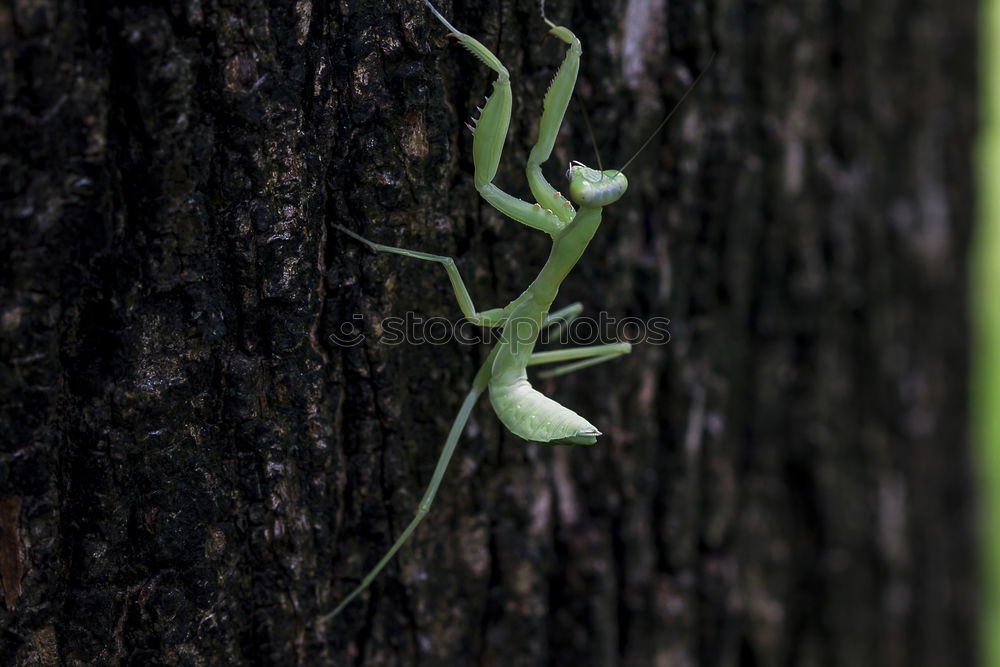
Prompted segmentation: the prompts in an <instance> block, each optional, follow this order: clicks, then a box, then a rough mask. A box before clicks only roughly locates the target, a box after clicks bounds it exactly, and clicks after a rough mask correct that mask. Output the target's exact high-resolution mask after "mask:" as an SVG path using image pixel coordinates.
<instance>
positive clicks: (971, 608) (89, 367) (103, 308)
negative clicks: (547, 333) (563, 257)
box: [0, 0, 976, 667]
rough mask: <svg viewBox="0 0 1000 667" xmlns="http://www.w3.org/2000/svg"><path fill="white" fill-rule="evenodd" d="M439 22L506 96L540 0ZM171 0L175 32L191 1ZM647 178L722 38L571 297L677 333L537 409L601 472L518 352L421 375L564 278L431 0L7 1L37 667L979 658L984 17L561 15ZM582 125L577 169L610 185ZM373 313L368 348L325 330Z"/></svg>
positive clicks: (530, 80)
mask: <svg viewBox="0 0 1000 667" xmlns="http://www.w3.org/2000/svg"><path fill="white" fill-rule="evenodd" d="M456 4H457V6H454V5H453V4H452V3H450V2H449V3H447V4H446V3H443V2H442V5H441V6H440V9H441V10H442V12H443V13H444V14H445V15H446V16H448V17H449V18H451V19H452V20H453V22H454V23H455V25H456V26H458V27H459V28H461V29H463V30H466V31H467V32H469V33H470V34H472V35H474V36H476V37H477V38H479V39H481V40H482V41H483V42H484V43H485V44H486V45H487V46H489V47H490V48H492V49H494V51H495V52H496V53H497V54H498V55H499V57H500V58H501V59H502V60H503V62H504V63H505V64H506V65H507V67H508V68H509V69H510V71H511V73H512V77H513V87H514V96H515V98H514V100H515V101H514V115H513V120H512V123H511V135H510V141H509V142H508V145H507V148H506V150H505V154H504V161H503V163H502V166H501V170H500V173H499V175H498V182H499V184H500V185H501V186H502V187H505V188H507V189H510V190H511V191H513V192H515V193H517V194H520V195H522V196H526V195H527V189H526V187H525V185H524V180H523V173H522V169H523V165H524V164H525V161H526V157H527V150H528V148H529V147H530V145H531V142H532V141H533V139H534V135H535V132H536V124H537V120H538V117H539V115H540V110H541V98H542V95H543V94H544V92H545V90H546V87H547V85H548V81H549V79H550V78H551V76H552V74H553V73H554V68H555V66H556V65H557V64H558V62H559V60H560V58H561V57H562V53H561V50H560V48H559V45H558V44H557V43H556V41H555V40H545V41H543V40H542V39H541V38H542V35H543V34H544V25H543V24H542V23H541V21H540V19H539V17H538V15H537V5H536V3H535V2H534V1H533V0H517V1H514V0H500V1H499V2H483V3H456ZM164 6H170V7H171V8H170V9H164ZM548 13H549V15H550V16H551V17H552V18H554V19H555V20H556V21H557V22H561V23H565V24H567V25H569V26H571V27H572V28H573V29H574V30H575V31H576V32H577V34H578V35H579V37H580V38H581V40H582V42H583V45H584V68H583V77H584V79H583V80H582V81H581V83H580V85H579V87H578V96H579V97H581V98H582V99H583V100H585V102H586V104H587V107H588V109H589V112H590V116H591V119H592V121H593V124H594V131H595V134H596V139H597V143H598V144H599V145H600V147H601V149H602V153H603V158H604V161H605V162H606V163H609V164H620V163H621V161H622V160H624V159H625V158H626V157H627V156H628V154H629V153H630V152H631V151H632V150H634V148H635V147H636V146H637V145H638V144H639V143H640V142H641V140H642V139H643V137H644V135H645V134H646V133H648V131H649V130H650V129H651V128H652V127H654V126H655V124H656V123H657V122H658V121H659V119H660V118H662V117H663V115H664V114H665V113H666V111H667V110H668V109H669V108H670V107H671V106H672V104H673V103H674V102H675V101H676V100H677V99H678V97H679V96H680V95H681V94H682V92H683V91H684V89H685V88H686V86H687V85H688V84H689V83H690V81H691V80H692V79H693V77H694V76H695V75H696V74H697V72H698V71H699V70H700V69H701V68H702V67H703V66H704V65H705V64H706V63H707V62H708V59H709V57H710V55H711V53H712V52H713V51H717V52H718V55H717V57H716V61H715V64H714V66H713V69H712V70H711V71H710V72H709V74H708V75H707V77H706V78H705V80H704V81H703V82H702V84H701V86H700V87H699V88H698V89H697V90H696V92H695V93H694V94H693V96H692V97H691V98H690V99H689V101H688V102H687V103H686V104H685V106H684V107H683V108H682V110H681V111H680V112H679V114H678V115H677V117H676V118H675V119H674V120H673V121H672V123H671V124H670V126H669V127H668V128H667V130H666V131H665V133H664V134H663V136H662V138H661V139H658V140H657V141H655V142H654V144H653V147H652V148H651V149H650V150H649V151H648V154H646V155H644V156H643V157H642V158H640V159H639V160H638V161H637V162H636V163H635V165H633V166H632V168H631V169H630V176H629V177H630V180H631V188H630V191H629V192H628V194H627V195H626V197H625V198H624V199H623V200H622V201H621V202H619V203H618V204H616V205H614V206H613V207H611V208H610V209H609V210H608V211H607V213H606V215H605V223H604V225H603V228H602V229H601V230H600V232H599V233H598V236H597V238H596V239H595V241H594V242H593V243H592V245H591V248H590V249H589V250H588V253H587V255H585V257H584V259H583V261H582V262H581V265H580V266H579V267H578V269H577V271H576V272H575V273H574V274H573V275H571V277H570V278H569V280H568V281H567V282H566V284H565V285H564V287H563V289H562V291H561V294H560V301H559V304H565V303H570V302H571V301H575V300H579V301H582V302H583V303H584V304H585V306H586V308H587V312H588V314H591V315H594V316H596V314H597V313H599V312H601V311H606V312H607V313H609V314H610V315H612V316H615V317H626V316H632V317H638V318H642V319H648V318H650V317H654V316H659V317H669V318H670V319H671V325H670V332H671V336H672V339H671V342H670V343H669V344H668V345H665V346H652V345H640V346H638V347H637V348H636V349H635V350H634V352H633V353H632V354H631V355H630V356H629V357H626V358H624V359H623V360H621V361H620V362H617V363H613V364H607V365H604V366H600V367H597V368H594V369H591V370H588V371H584V372H581V373H579V374H576V375H573V376H569V377H567V378H565V379H560V380H559V381H558V382H557V383H552V382H543V383H540V386H542V387H543V388H544V389H545V390H546V391H547V392H549V393H550V394H552V395H553V396H554V397H556V398H557V399H558V400H560V401H562V402H564V403H566V404H568V405H570V406H572V407H573V408H574V409H576V410H577V411H578V412H580V413H581V414H583V415H585V416H587V417H588V418H589V419H590V420H591V421H592V422H594V423H595V424H597V425H598V426H599V427H600V428H601V430H603V431H604V433H605V435H604V437H602V438H601V440H600V442H599V444H598V445H597V446H595V447H577V448H551V447H545V446H541V445H536V444H528V443H525V442H523V441H520V440H518V439H517V438H515V437H513V436H511V435H510V434H508V433H506V432H505V431H504V430H503V429H502V428H501V427H500V426H499V425H498V422H497V420H496V419H495V417H494V416H493V415H492V412H491V411H490V408H489V406H488V403H487V402H485V401H483V402H482V403H481V404H480V405H479V406H478V407H477V409H476V411H475V413H474V415H473V418H472V421H471V423H470V426H469V428H468V429H467V432H466V435H465V437H464V438H463V441H462V443H461V445H460V448H459V450H458V453H457V454H456V456H455V459H454V461H453V462H452V466H451V469H450V471H449V473H448V475H447V477H446V478H445V482H444V484H443V486H442V488H441V493H440V496H439V499H438V501H437V503H436V504H435V506H434V509H433V511H432V512H431V514H430V516H429V517H428V518H427V520H426V521H425V522H424V524H423V525H422V526H421V528H420V529H419V531H418V532H417V533H416V535H415V536H414V537H413V539H412V540H411V542H410V543H409V544H408V545H407V547H406V548H405V549H404V550H403V551H402V552H401V553H400V555H399V557H398V558H397V559H396V561H395V562H394V563H393V564H392V565H390V567H389V568H388V569H387V570H386V572H385V573H384V574H383V575H382V576H381V577H380V578H379V579H378V580H377V581H376V583H375V584H374V586H373V587H372V589H371V591H370V593H368V594H366V595H365V596H364V597H363V598H361V599H360V600H359V601H357V602H356V603H355V604H354V605H353V606H352V607H350V608H349V609H348V610H347V611H346V612H345V613H344V614H343V615H342V616H341V617H338V618H336V619H334V620H333V621H331V622H329V623H327V624H325V625H322V626H318V625H317V624H316V623H314V621H315V619H316V618H317V616H319V615H320V614H322V613H324V612H327V611H329V610H330V609H331V608H332V607H333V606H334V605H335V604H336V602H337V601H338V600H339V599H340V598H341V597H342V596H343V595H344V594H346V593H347V592H348V591H349V590H350V589H351V588H352V587H353V586H354V585H355V584H356V583H357V581H358V578H359V577H360V576H361V575H363V574H364V572H365V571H366V570H367V568H368V567H369V566H370V565H372V564H373V563H374V562H375V560H376V559H377V558H378V557H379V556H380V555H381V554H382V553H383V551H384V550H385V549H386V548H387V547H388V545H389V544H390V543H391V541H392V539H393V537H394V536H395V535H396V534H397V533H398V531H400V530H401V529H402V527H403V526H404V525H405V523H406V522H407V521H408V520H409V519H410V517H411V516H412V514H413V511H414V509H415V507H416V504H417V501H418V499H419V497H420V495H421V493H422V492H423V488H424V485H425V484H426V483H427V481H428V479H429V477H430V473H431V471H432V469H433V466H434V462H435V460H436V458H437V455H438V450H439V447H440V445H441V443H442V442H443V439H444V437H445V434H446V431H447V428H448V425H449V423H450V421H451V419H452V418H453V416H454V413H455V411H456V410H457V409H458V405H459V403H460V401H461V397H462V395H463V394H464V393H465V392H466V391H467V388H468V383H469V381H470V380H471V377H472V375H473V373H474V372H475V369H476V367H477V365H478V363H479V362H480V361H481V359H482V358H483V356H484V354H485V350H484V348H482V347H477V346H463V345H459V344H455V343H452V344H448V345H414V346H408V345H403V346H388V345H384V344H380V343H379V335H380V333H381V331H380V330H379V322H381V321H382V319H383V318H385V317H388V316H403V314H405V313H406V312H408V311H412V312H413V313H414V314H415V315H417V316H419V317H422V318H425V319H426V318H431V317H443V318H449V319H452V320H454V319H455V318H456V317H457V315H458V314H459V313H458V309H457V306H456V304H455V300H454V297H453V296H452V294H451V291H450V288H449V286H448V282H447V280H446V278H445V276H444V273H443V271H441V270H440V269H439V267H436V266H433V265H428V264H426V263H422V262H417V261H414V260H406V259H403V258H400V257H393V256H376V255H373V254H372V253H370V252H369V251H367V250H366V249H364V248H363V247H361V246H359V244H357V243H355V242H353V241H351V240H350V239H348V238H346V237H344V236H343V235H341V234H339V233H338V232H337V231H336V230H335V229H333V228H332V227H331V224H342V225H345V226H347V227H350V228H352V229H357V230H359V231H362V232H363V233H364V234H366V235H368V236H369V237H371V238H374V239H376V240H379V241H382V242H385V243H391V244H396V245H401V246H405V247H411V248H415V249H420V250H425V251H428V252H435V253H441V254H447V255H452V256H454V257H456V258H457V261H458V264H459V266H460V268H461V270H462V272H463V274H464V276H465V278H466V281H467V283H468V284H469V287H470V289H471V290H472V292H473V296H474V298H475V299H476V302H477V305H478V306H479V307H481V308H486V307H493V306H499V305H502V304H504V303H506V302H507V301H509V300H510V299H511V298H513V297H514V296H516V295H517V294H518V293H519V292H520V290H521V289H523V288H524V287H525V286H526V285H527V283H528V281H529V280H530V278H531V277H532V276H533V275H534V271H536V270H537V268H538V266H539V265H540V264H541V262H542V261H544V258H545V256H546V254H547V251H548V243H547V239H546V237H545V236H544V235H543V234H540V233H538V232H534V231H532V230H529V229H527V228H524V227H522V226H520V225H518V224H516V223H513V222H511V221H508V220H505V219H503V218H502V217H501V216H500V215H499V214H497V213H496V212H495V211H493V210H492V209H490V208H489V207H488V206H486V205H485V204H484V203H483V202H482V201H481V200H480V199H479V198H478V196H477V194H476V192H475V189H474V187H473V184H472V164H471V137H470V135H469V134H468V132H467V131H465V130H464V128H463V125H462V121H464V120H465V119H466V117H467V116H469V115H470V114H471V113H473V109H474V106H475V105H476V104H477V103H480V102H478V101H479V100H481V99H482V96H483V95H484V94H486V93H487V92H488V91H489V88H490V83H491V80H492V77H491V75H490V73H489V72H488V71H487V70H486V69H485V68H484V67H483V66H482V65H481V64H480V63H479V62H478V61H476V60H475V59H474V58H472V57H471V56H470V55H469V54H468V53H467V52H465V51H464V50H462V49H460V48H458V47H457V46H455V44H454V43H453V42H451V41H450V40H446V39H445V38H444V30H443V29H442V27H441V26H440V25H439V24H437V23H436V22H435V21H434V20H433V19H432V17H431V16H430V15H429V13H428V12H427V11H426V9H425V7H424V6H423V5H422V4H421V3H419V2H417V0H407V1H406V2H402V1H400V0H388V1H385V2H375V1H366V2H362V1H360V0H351V1H346V2H340V3H325V2H310V1H309V0H298V1H297V2H284V3H274V4H273V6H272V5H270V4H268V3H264V2H255V1H247V2H219V1H215V0H204V1H198V0H190V1H189V2H185V3H147V2H127V3H126V2H113V1H112V2H106V3H105V2H90V3H87V2H76V3H74V2H70V1H69V0H15V1H13V2H12V1H11V0H6V1H5V2H4V3H3V4H2V5H0V39H2V61H0V70H2V71H0V94H2V96H3V99H2V110H0V114H2V129H0V133H2V134H0V136H2V139H3V140H2V144H0V145H2V150H3V156H2V162H0V196H2V201H3V215H4V217H3V225H4V229H3V234H2V235H0V239H2V240H0V243H2V246H0V266H2V267H3V268H2V272H3V281H2V282H0V330H2V338H0V356H2V367H0V368H2V374H0V396H2V404H3V405H2V417H0V432H2V434H3V440H2V444H0V584H2V587H3V598H4V603H5V604H4V605H3V608H2V610H0V629H2V631H0V663H2V664H5V665H6V664H13V665H45V666H49V665H61V664H65V665H95V664H96V665H118V664H122V665H124V664H130V665H132V664H134V665H154V664H156V665H158V664H164V665H219V664H274V665H297V664H301V665H316V664H333V665H416V664H421V665H472V664H481V665H546V664H548V665H682V666H683V665H747V666H750V665H806V666H808V665H824V666H825V665H838V666H839V665H844V666H851V667H855V666H857V665H876V664H878V665H907V666H914V665H929V666H930V665H935V666H936V665H946V664H956V665H968V664H972V661H973V659H974V655H975V647H974V644H973V638H974V629H975V623H974V621H975V602H976V600H975V596H974V588H975V583H976V577H975V574H974V568H973V567H972V565H973V563H974V553H973V539H972V530H971V526H972V523H973V521H972V520H973V517H972V514H973V512H972V509H973V508H972V503H971V501H972V497H973V494H972V492H971V489H970V474H969V470H968V467H969V456H968V454H969V452H968V438H967V425H966V398H967V396H966V384H967V382H966V374H967V365H968V357H967V352H966V341H967V324H966V319H967V313H966V305H965V283H966V279H965V273H966V254H967V250H968V236H969V228H970V215H971V179H970V152H971V142H972V136H973V131H974V125H975V118H974V107H975V104H974V103H975V91H974V57H975V48H974V40H973V37H974V29H973V28H974V20H975V8H974V7H973V6H971V3H954V2H945V1H944V0H929V1H928V2H923V3H910V2H902V0H877V1H873V2H847V1H846V0H845V1H843V2H840V3H836V2H829V1H820V0H810V1H806V2H802V1H800V0H783V1H781V2H768V3H760V2H749V1H745V0H744V1H742V2H735V1H733V0H711V1H706V0H676V1H674V2H669V3H668V2H666V1H665V0H645V1H643V0H631V1H630V2H616V3H612V4H607V3H603V2H597V1H596V0H580V1H578V2H569V1H567V0H562V1H557V0H550V1H549V3H548ZM592 155H593V152H592V149H591V148H590V147H589V142H588V140H587V133H586V130H585V128H584V124H583V122H582V117H581V114H580V111H579V107H574V106H571V110H570V114H569V116H568V121H567V125H566V127H565V128H564V133H563V135H562V136H561V137H560V141H559V143H558V145H557V147H556V153H555V155H554V159H553V164H550V165H549V169H548V172H549V174H550V178H551V179H552V180H553V181H554V182H555V181H556V179H557V178H558V175H559V174H561V172H562V170H563V169H564V168H565V167H564V165H565V164H566V163H567V162H568V161H569V160H570V159H581V160H584V161H586V162H590V161H591V160H592V158H591V156H592ZM350 323H353V324H356V325H357V326H358V327H359V329H360V330H361V332H362V333H363V334H364V335H365V341H364V342H363V343H362V344H360V345H356V346H338V345H337V344H335V343H334V342H333V340H332V339H331V335H332V334H335V333H337V332H339V331H341V330H342V327H344V326H345V325H347V324H350Z"/></svg>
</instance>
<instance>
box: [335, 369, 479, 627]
mask: <svg viewBox="0 0 1000 667" xmlns="http://www.w3.org/2000/svg"><path fill="white" fill-rule="evenodd" d="M494 356H496V353H495V352H494V353H491V354H490V356H489V357H488V358H487V359H486V362H485V363H484V364H483V365H482V367H480V369H479V372H478V373H476V378H475V380H473V382H472V389H471V390H470V391H469V393H468V394H467V395H466V396H465V400H464V401H463V402H462V407H461V408H459V410H458V414H457V415H456V416H455V421H453V422H452V423H451V429H450V430H449V431H448V438H447V439H446V440H445V442H444V447H443V448H442V450H441V455H440V456H439V457H438V462H437V465H436V466H435V467H434V473H433V474H432V475H431V481H430V484H428V485H427V490H426V491H424V495H423V497H422V498H421V499H420V504H419V505H418V506H417V513H416V515H415V516H414V517H413V519H411V520H410V523H409V524H408V525H407V526H406V528H405V529H403V532H402V533H400V535H399V537H397V538H396V541H395V542H393V544H392V546H391V547H389V550H388V551H386V552H385V555H384V556H382V558H381V559H380V560H379V561H378V563H376V564H375V566H374V567H373V568H372V569H371V570H369V571H368V574H366V575H365V576H364V578H363V579H362V580H361V583H360V584H358V585H357V586H356V587H355V588H354V590H352V591H351V592H350V593H349V594H348V595H347V597H345V598H344V599H343V600H341V601H340V604H338V605H337V606H336V607H335V608H334V610H333V611H331V612H330V613H328V614H325V615H323V616H320V617H319V619H318V623H319V624H323V623H326V622H327V621H329V620H330V619H331V618H333V617H334V616H336V615H337V614H339V613H340V612H341V611H343V609H344V607H346V606H347V605H348V604H350V602H351V601H352V600H353V599H354V598H356V597H357V596H359V595H360V594H361V593H363V592H364V591H365V589H367V588H368V586H369V585H371V583H372V581H373V580H374V579H375V577H377V576H378V574H379V572H381V571H382V569H383V568H385V566H386V565H387V564H388V563H389V561H390V560H392V557H393V556H395V555H396V552H397V551H399V549H400V547H402V546H403V545H404V544H406V541H407V540H409V539H410V535H412V534H413V531H414V530H416V528H417V526H419V525H420V522H421V521H423V519H424V517H425V516H427V513H428V512H430V509H431V504H432V503H433V502H434V496H436V495H437V490H438V487H439V486H441V480H442V479H443V478H444V473H445V471H446V470H447V469H448V463H450V462H451V457H452V455H453V454H454V453H455V448H456V447H457V446H458V440H459V438H461V436H462V431H463V430H465V424H466V423H467V422H468V421H469V415H470V414H472V408H473V407H474V406H475V405H476V401H477V400H479V397H480V396H481V395H482V393H483V392H484V391H485V390H486V387H487V385H488V384H489V379H490V368H491V367H492V365H493V357H494Z"/></svg>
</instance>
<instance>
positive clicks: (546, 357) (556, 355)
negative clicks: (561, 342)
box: [528, 343, 632, 378]
mask: <svg viewBox="0 0 1000 667" xmlns="http://www.w3.org/2000/svg"><path fill="white" fill-rule="evenodd" d="M631 351H632V346H631V345H630V344H629V343H608V344H606V345H590V346H587V347H574V348H571V349H568V350H553V351H551V352H535V353H533V354H532V355H531V359H530V360H529V361H528V365H529V366H540V365H542V364H552V363H556V362H559V361H572V360H574V359H576V360H578V361H574V362H573V363H569V364H564V365H562V366H558V367H556V368H553V369H552V370H550V371H544V372H542V373H539V374H538V377H540V378H550V377H557V376H559V375H566V374H567V373H572V372H573V371H578V370H580V369H582V368H589V367H590V366H596V365H597V364H603V363H604V362H605V361H611V360H612V359H614V358H615V357H620V356H622V355H623V354H628V353H629V352H631Z"/></svg>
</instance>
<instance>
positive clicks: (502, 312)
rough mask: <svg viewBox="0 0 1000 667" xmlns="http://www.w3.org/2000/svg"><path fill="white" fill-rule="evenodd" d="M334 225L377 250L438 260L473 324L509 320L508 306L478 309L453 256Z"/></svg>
mask: <svg viewBox="0 0 1000 667" xmlns="http://www.w3.org/2000/svg"><path fill="white" fill-rule="evenodd" d="M334 227H336V228H337V229H339V230H340V231H342V232H344V233H345V234H347V235H348V236H350V237H351V238H352V239H355V240H357V241H360V242H361V243H364V244H365V245H366V246H368V247H369V248H371V249H372V250H374V251H376V252H391V253H393V254H396V255H403V256H404V257H413V258H414V259H422V260H425V261H428V262H437V263H438V264H441V265H442V266H444V270H445V271H447V272H448V278H449V280H451V287H452V289H453V290H454V291H455V298H456V299H458V306H459V308H461V309H462V314H463V315H465V317H466V319H468V320H469V321H470V322H472V323H473V324H477V325H479V326H482V327H499V326H503V323H504V322H506V321H507V308H491V309H490V310H482V311H477V310H476V307H475V305H474V304H473V303H472V296H471V295H470V294H469V289H468V288H467V287H466V286H465V281H463V280H462V275H461V274H460V273H459V272H458V267H457V266H456V265H455V260H454V259H452V258H451V257H445V256H444V255H432V254H431V253H429V252H420V251H419V250H407V249H406V248H397V247H395V246H390V245H382V244H381V243H375V242H374V241H369V240H368V239H366V238H365V237H363V236H359V235H358V234H355V233H354V232H352V231H351V230H349V229H347V228H346V227H343V226H341V225H334Z"/></svg>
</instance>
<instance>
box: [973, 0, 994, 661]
mask: <svg viewBox="0 0 1000 667" xmlns="http://www.w3.org/2000/svg"><path fill="white" fill-rule="evenodd" d="M982 11H983V21H982V23H981V25H982V31H983V32H982V34H981V37H980V44H981V45H982V63H981V75H980V76H981V88H980V94H981V96H982V97H981V99H982V101H983V102H982V117H983V125H982V130H981V135H980V139H979V154H978V167H979V184H978V188H977V189H978V193H979V202H978V206H979V210H978V218H979V220H978V225H977V232H976V240H975V242H974V244H973V248H974V253H975V255H974V264H973V267H974V268H973V271H974V274H973V281H974V287H973V294H974V301H973V310H974V314H975V326H976V330H975V336H976V345H975V350H974V357H973V373H974V377H973V382H974V386H973V400H974V406H973V407H974V414H975V435H976V440H977V442H978V444H979V461H980V466H979V469H980V470H981V473H980V475H981V477H980V481H981V484H980V489H981V493H980V498H981V499H982V503H983V510H982V521H983V525H982V536H983V541H982V544H983V548H984V549H985V553H984V554H983V557H982V562H983V564H984V568H983V573H982V575H983V578H984V587H983V591H984V603H985V604H984V607H983V613H984V616H983V626H982V641H983V661H982V664H983V665H986V666H987V667H1000V45H998V41H997V40H998V39H1000V0H988V1H987V2H986V3H984V5H983V9H982Z"/></svg>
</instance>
